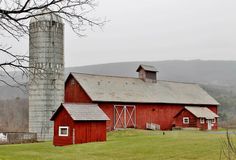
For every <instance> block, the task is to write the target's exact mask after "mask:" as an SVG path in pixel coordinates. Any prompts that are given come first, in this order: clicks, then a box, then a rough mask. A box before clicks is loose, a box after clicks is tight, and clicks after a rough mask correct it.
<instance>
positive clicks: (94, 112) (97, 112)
mask: <svg viewBox="0 0 236 160" xmlns="http://www.w3.org/2000/svg"><path fill="white" fill-rule="evenodd" d="M62 106H63V107H64V108H65V109H66V111H67V112H68V113H69V114H70V116H71V118H72V119H73V120H75V121H105V120H110V119H109V118H108V117H107V115H106V114H105V113H104V112H103V111H102V110H101V109H100V108H99V107H98V105H96V104H73V103H64V104H62V105H61V107H62ZM59 108H60V107H59ZM58 110H59V109H58ZM58 110H57V111H56V112H55V113H54V115H56V113H57V112H58ZM54 115H53V116H52V118H51V120H53V119H54Z"/></svg>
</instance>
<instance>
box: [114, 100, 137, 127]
mask: <svg viewBox="0 0 236 160" xmlns="http://www.w3.org/2000/svg"><path fill="white" fill-rule="evenodd" d="M135 127H136V107H135V105H114V129H117V128H135Z"/></svg>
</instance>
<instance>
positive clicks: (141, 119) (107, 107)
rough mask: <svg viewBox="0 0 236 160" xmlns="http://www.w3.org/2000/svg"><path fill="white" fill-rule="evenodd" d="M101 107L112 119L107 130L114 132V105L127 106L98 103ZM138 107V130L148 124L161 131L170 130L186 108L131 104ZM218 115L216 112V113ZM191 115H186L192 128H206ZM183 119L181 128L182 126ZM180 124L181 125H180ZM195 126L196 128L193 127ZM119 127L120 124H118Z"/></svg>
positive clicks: (168, 105)
mask: <svg viewBox="0 0 236 160" xmlns="http://www.w3.org/2000/svg"><path fill="white" fill-rule="evenodd" d="M98 105H99V107H100V108H101V109H102V110H103V112H104V113H106V115H107V116H108V117H109V118H110V121H107V130H113V128H114V108H113V107H114V105H127V104H123V103H98ZM130 105H135V106H136V128H138V129H145V128H146V123H156V124H159V125H160V127H161V130H170V129H172V127H173V125H174V121H175V119H174V116H175V115H176V114H177V113H179V112H180V111H181V109H183V108H184V106H185V105H177V104H130ZM210 108H211V109H212V110H213V111H214V110H217V106H210ZM215 113H216V112H215ZM190 114H191V113H188V114H186V116H190V117H191V120H190V121H192V122H194V124H191V126H192V127H194V126H195V127H196V126H197V127H199V128H200V127H205V128H207V125H206V126H202V125H201V124H200V122H199V120H198V119H196V118H195V117H194V116H193V115H192V114H191V115H190ZM182 121H183V120H182V119H181V121H180V122H181V126H182ZM180 122H179V124H180ZM193 125H194V126H193ZM118 127H119V124H118ZM185 127H187V125H186V126H185ZM213 129H217V123H215V124H214V126H213Z"/></svg>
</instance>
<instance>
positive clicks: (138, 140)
mask: <svg viewBox="0 0 236 160" xmlns="http://www.w3.org/2000/svg"><path fill="white" fill-rule="evenodd" d="M165 133H166V134H165V135H163V134H162V132H158V131H146V130H124V131H116V132H109V133H108V140H107V142H99V143H87V144H79V145H70V146H65V147H54V146H53V145H52V142H43V143H32V144H16V145H1V146H0V160H8V159H9V160H11V159H12V160H28V159H29V160H32V159H35V160H37V159H38V160H41V159H44V160H54V159H55V160H153V159H157V160H159V159H160V160H178V159H181V160H184V159H188V160H189V159H190V160H191V159H199V160H206V159H207V160H210V159H212V160H213V159H214V160H215V159H219V157H220V148H221V146H222V143H221V141H222V140H223V139H224V138H225V135H221V134H213V133H208V132H201V131H168V132H165Z"/></svg>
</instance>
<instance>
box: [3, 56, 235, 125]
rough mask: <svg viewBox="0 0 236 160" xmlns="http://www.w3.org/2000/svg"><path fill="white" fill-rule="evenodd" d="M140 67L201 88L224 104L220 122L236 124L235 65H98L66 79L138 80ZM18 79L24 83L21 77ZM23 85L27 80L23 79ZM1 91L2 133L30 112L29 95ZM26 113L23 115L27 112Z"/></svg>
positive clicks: (78, 69) (74, 69) (197, 62)
mask: <svg viewBox="0 0 236 160" xmlns="http://www.w3.org/2000/svg"><path fill="white" fill-rule="evenodd" d="M139 64H148V65H153V66H155V67H156V68H157V69H158V70H159V79H161V80H168V81H179V82H193V83H199V84H201V85H202V87H203V88H204V89H206V90H207V91H208V92H209V94H210V95H212V96H213V97H214V98H215V99H216V100H217V101H218V102H220V103H221V106H220V107H219V114H220V115H221V119H222V120H228V121H230V122H233V121H235V124H236V119H235V120H233V115H234V114H236V61H201V60H192V61H182V60H173V61H155V62H154V61H153V62H124V63H110V64H99V65H91V66H82V67H71V68H66V69H65V73H66V74H65V77H67V75H68V73H69V72H80V73H90V74H102V75H114V76H128V77H137V76H138V74H137V72H136V69H137V67H138V65H139ZM19 79H20V80H21V76H20V75H19ZM22 81H27V80H25V79H23V80H22ZM0 89H1V92H0V112H4V114H1V116H0V129H1V127H2V124H3V123H5V122H4V121H6V119H7V118H6V117H8V116H9V115H12V114H14V113H15V112H18V113H19V114H23V113H21V112H20V111H21V110H22V107H23V108H25V109H26V110H27V109H28V95H27V94H25V93H23V92H21V91H20V90H18V89H16V88H11V87H8V86H2V87H0ZM6 99H8V100H11V103H8V106H6ZM19 100H23V101H24V103H19ZM2 104H5V105H2ZM22 105H23V106H22ZM5 107H7V108H5ZM25 109H24V111H26V110H25ZM24 116H27V114H24ZM24 116H23V117H24ZM25 118H28V117H25ZM17 122H18V120H17V119H16V120H11V121H10V122H7V123H13V124H17ZM24 122H25V121H24ZM26 126H27V125H26ZM13 128H14V127H13Z"/></svg>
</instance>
